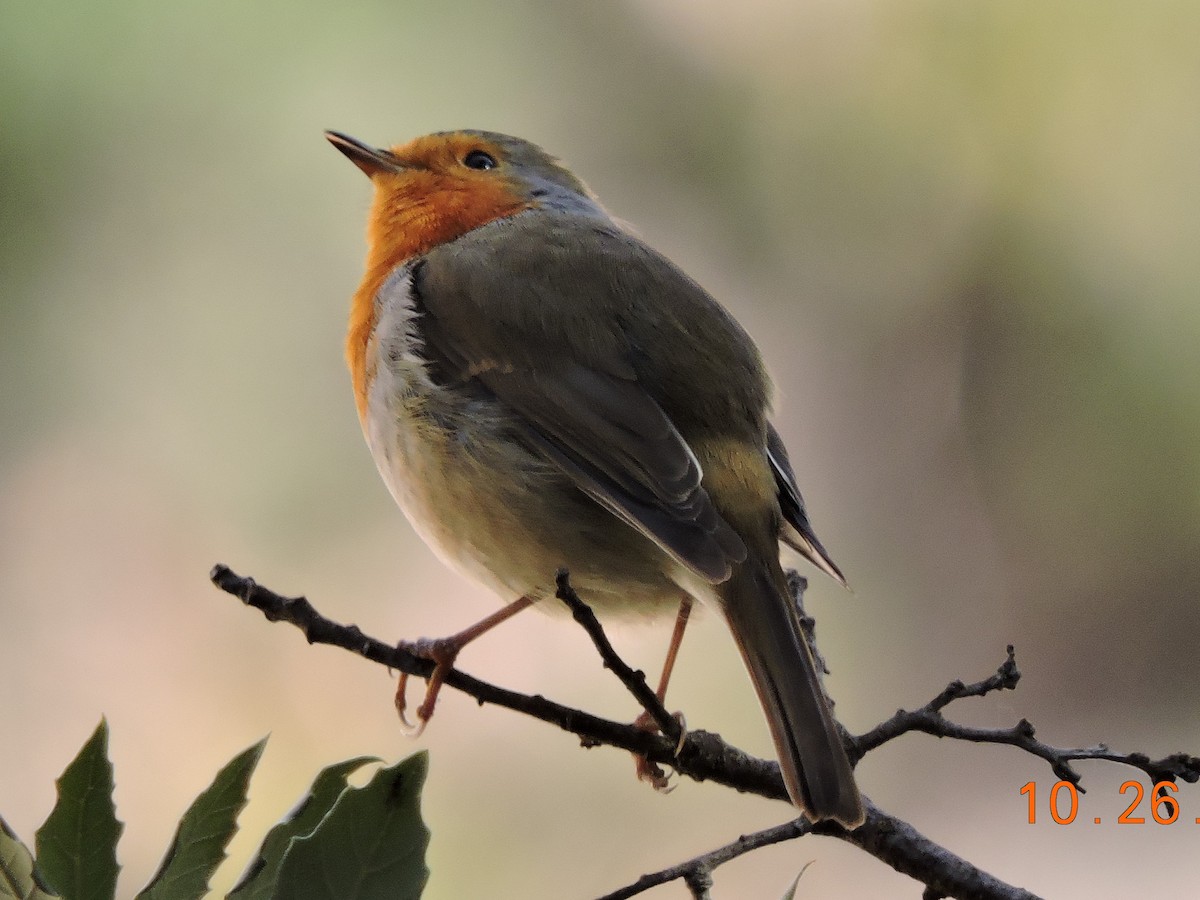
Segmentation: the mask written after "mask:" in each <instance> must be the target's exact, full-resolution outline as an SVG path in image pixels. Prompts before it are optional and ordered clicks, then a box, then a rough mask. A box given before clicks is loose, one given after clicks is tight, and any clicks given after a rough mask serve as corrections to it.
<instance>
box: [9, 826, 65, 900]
mask: <svg viewBox="0 0 1200 900" xmlns="http://www.w3.org/2000/svg"><path fill="white" fill-rule="evenodd" d="M57 896H58V895H57V894H55V893H54V891H53V890H51V888H50V886H49V885H48V884H46V882H45V881H44V880H43V879H42V877H41V874H40V873H39V872H38V870H37V867H36V866H35V865H34V864H33V857H32V856H30V855H29V849H28V848H27V847H26V846H25V845H24V844H22V843H21V841H20V840H19V839H18V838H17V836H16V835H15V834H13V832H12V829H11V828H9V827H8V823H7V822H5V821H4V819H0V900H10V898H13V897H18V898H20V900H55V898H56V897H57Z"/></svg>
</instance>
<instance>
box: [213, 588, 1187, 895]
mask: <svg viewBox="0 0 1200 900" xmlns="http://www.w3.org/2000/svg"><path fill="white" fill-rule="evenodd" d="M211 578H212V580H213V583H214V584H216V585H217V587H219V588H221V589H222V590H224V591H226V592H227V593H230V594H233V595H234V596H237V597H239V598H241V599H242V601H243V602H245V603H246V604H247V605H249V606H253V607H255V608H256V609H259V610H260V611H261V612H262V613H263V614H264V615H265V616H266V617H267V618H268V619H269V620H271V621H284V622H290V623H291V624H292V625H295V626H296V627H297V628H299V629H300V630H301V631H302V632H303V633H304V635H305V637H306V638H307V639H308V641H309V643H314V644H329V645H332V646H337V647H342V648H344V649H346V650H349V651H351V652H353V653H357V654H359V655H361V656H363V657H366V658H367V659H370V660H372V661H373V662H376V663H379V664H381V665H384V666H387V667H389V668H391V669H396V670H399V671H402V672H407V673H409V674H410V675H415V676H418V677H424V678H427V677H429V675H430V674H431V673H432V671H433V663H431V662H430V661H429V660H426V659H422V658H419V657H417V656H414V655H413V654H411V653H409V652H408V651H407V650H405V649H404V648H403V647H396V646H392V645H390V644H386V643H384V642H382V641H379V640H377V639H375V638H372V637H369V636H367V635H365V634H363V633H362V631H361V630H359V629H358V628H357V627H356V626H354V625H341V624H339V623H337V622H334V621H331V620H329V619H326V618H325V617H324V616H322V615H321V614H320V613H318V612H317V610H316V609H315V608H314V607H313V606H312V604H311V603H309V602H308V600H306V599H305V598H304V597H283V596H281V595H279V594H276V593H274V592H273V591H270V590H268V589H267V588H264V587H262V586H261V585H259V584H257V583H256V582H255V581H254V580H253V579H250V578H243V577H242V576H239V575H237V574H235V573H234V572H232V571H231V570H230V569H229V568H227V567H226V566H222V565H218V566H215V567H214V568H213V570H212V573H211ZM791 584H792V585H793V592H794V594H795V599H796V601H797V603H799V602H800V600H801V596H800V595H801V593H802V591H803V581H802V580H801V579H793V580H792V581H791ZM558 596H559V597H560V598H562V599H563V600H564V602H566V603H567V604H568V606H569V607H570V608H571V610H572V613H573V615H574V616H575V618H576V620H577V621H578V622H580V624H581V625H582V626H583V627H584V629H585V630H586V631H587V633H588V635H589V637H590V638H591V639H592V642H593V644H594V645H595V646H596V649H597V651H598V652H599V654H600V656H601V658H602V659H603V661H604V664H605V666H606V667H607V668H609V669H611V670H612V671H613V672H614V673H615V674H616V675H617V677H618V678H619V679H620V680H621V682H622V683H623V684H624V685H625V687H626V688H627V689H628V690H629V692H630V693H631V694H632V695H633V696H634V697H635V698H636V699H637V701H638V703H639V704H640V705H641V706H642V707H643V708H644V709H646V710H648V711H649V712H650V713H651V715H652V716H654V718H655V721H656V722H657V723H658V725H659V726H660V728H662V729H663V731H664V732H665V733H666V736H663V735H661V734H652V733H650V732H648V731H646V730H645V729H643V728H638V727H636V726H634V725H632V724H626V723H621V722H614V721H611V720H609V719H603V718H600V717H598V716H594V715H591V714H590V713H586V712H583V711H582V710H578V709H573V708H571V707H568V706H564V705H562V704H559V703H555V702H553V701H551V700H547V699H546V698H545V697H542V696H537V695H535V696H530V695H526V694H520V693H517V692H515V691H510V690H506V689H505V688H501V687H498V686H496V685H493V684H489V683H488V682H485V681H481V680H479V679H477V678H473V677H472V676H470V675H467V674H465V673H463V672H461V671H459V670H457V669H452V670H451V671H450V672H449V674H448V675H447V676H446V680H445V684H447V685H449V686H450V687H452V688H455V689H457V690H460V691H462V692H463V693H465V694H467V695H469V696H471V697H474V698H475V699H476V700H477V701H478V702H479V703H481V704H482V703H492V704H494V705H497V706H502V707H505V708H507V709H511V710H514V711H516V712H520V713H524V714H526V715H529V716H532V717H534V718H536V719H540V720H541V721H544V722H548V723H550V724H552V725H556V726H558V727H559V728H561V729H562V730H564V731H568V732H571V733H573V734H575V735H576V736H578V737H579V739H580V741H581V743H582V744H583V745H584V746H588V747H590V746H598V745H607V746H611V747H616V748H619V749H622V750H626V751H629V752H631V753H636V754H639V755H641V756H644V757H646V758H647V759H649V760H651V761H653V762H656V763H661V764H664V765H668V766H671V767H672V768H674V769H675V770H676V771H678V772H679V773H681V774H683V775H687V776H688V777H690V778H693V779H695V780H697V781H715V782H717V783H719V784H723V785H725V786H727V787H732V788H734V789H735V790H738V791H742V792H745V793H753V794H757V795H759V796H762V797H766V798H769V799H776V800H782V801H785V802H786V801H787V793H786V791H785V789H784V785H783V779H782V777H781V776H780V774H779V766H778V764H777V763H775V762H772V761H768V760H763V759H758V758H756V757H753V756H750V755H749V754H746V753H744V752H743V751H741V750H739V749H738V748H737V747H734V746H732V745H730V744H727V743H726V742H725V741H723V740H722V739H721V737H720V735H718V734H714V733H711V732H706V731H699V730H698V731H691V732H688V733H687V735H686V737H685V739H684V741H683V745H682V747H681V748H680V749H679V752H678V754H676V745H677V742H678V737H679V731H678V723H677V722H676V721H675V719H674V717H673V716H671V715H670V714H669V713H668V712H667V711H666V709H665V708H664V707H663V705H662V703H660V702H659V701H658V698H657V697H656V696H655V694H654V692H653V691H652V690H651V689H650V688H649V686H648V685H647V684H646V679H645V676H644V675H643V673H641V672H639V671H636V670H634V669H633V668H631V667H630V666H628V665H627V664H626V663H625V662H624V661H623V660H622V659H621V658H620V657H619V656H618V655H617V653H616V651H615V650H614V649H613V647H612V645H611V643H609V641H608V638H607V636H606V635H605V634H604V630H603V628H602V627H601V626H600V623H599V622H598V621H597V620H596V618H595V616H594V615H593V614H592V612H591V610H590V609H589V608H588V606H587V604H585V603H584V602H583V601H582V600H581V599H580V598H579V597H578V595H576V594H575V592H574V590H573V589H572V588H571V586H570V583H569V579H568V577H567V574H566V573H565V572H562V573H560V574H559V577H558ZM1019 678H1020V672H1019V671H1018V670H1017V667H1016V660H1015V657H1014V654H1013V649H1012V647H1009V648H1008V658H1007V659H1006V661H1005V662H1004V663H1003V664H1002V665H1001V666H1000V667H999V668H998V669H997V671H996V673H995V674H994V675H992V676H990V677H989V678H986V679H984V680H983V681H980V682H976V683H974V684H964V683H962V682H961V681H955V682H952V683H951V684H949V685H947V687H946V688H945V689H944V690H943V691H942V692H941V693H939V694H938V695H937V696H936V697H934V698H933V699H932V700H930V701H929V702H928V703H927V704H925V706H923V707H921V708H920V709H917V710H914V711H912V712H907V711H905V710H900V711H899V712H897V713H896V715H894V716H893V717H892V718H890V719H888V720H887V721H886V722H883V723H881V724H880V725H879V726H877V727H876V728H874V729H872V730H871V731H869V732H867V733H865V734H863V735H861V736H859V737H850V738H848V739H847V740H848V744H849V748H848V749H849V751H850V753H851V757H852V759H855V760H858V759H861V758H862V756H863V755H864V754H866V753H867V752H869V751H870V750H873V749H875V748H877V747H880V746H882V745H883V744H885V743H887V742H888V741H890V740H894V739H895V738H897V737H899V736H900V735H902V734H906V733H908V732H911V731H920V732H924V733H926V734H932V735H935V736H937V737H949V738H957V739H959V740H968V741H977V742H984V743H1001V744H1011V745H1012V746H1015V747H1019V748H1020V749H1023V750H1025V751H1027V752H1029V753H1032V754H1034V755H1036V756H1039V757H1040V758H1042V759H1045V760H1047V761H1048V762H1050V764H1051V766H1052V768H1053V769H1054V772H1055V774H1056V775H1058V776H1059V777H1060V778H1062V779H1064V780H1068V781H1071V782H1072V783H1075V784H1077V783H1078V781H1079V775H1078V773H1076V772H1075V770H1074V769H1073V768H1072V767H1071V766H1070V762H1071V761H1073V760H1079V759H1103V760H1108V761H1111V762H1118V763H1122V764H1125V765H1130V766H1134V767H1135V768H1139V769H1141V770H1142V771H1143V772H1145V773H1146V774H1147V775H1149V776H1150V777H1151V779H1152V780H1153V781H1154V782H1158V781H1174V780H1175V779H1176V778H1181V779H1183V780H1185V781H1189V782H1195V781H1197V780H1198V779H1200V759H1197V758H1196V757H1194V756H1189V755H1187V754H1182V753H1181V754H1175V755H1172V756H1168V757H1165V758H1163V759H1161V760H1157V761H1151V760H1150V759H1149V758H1148V757H1147V756H1145V755H1144V754H1139V753H1131V754H1115V753H1112V752H1110V751H1109V750H1108V748H1107V747H1104V746H1098V747H1091V748H1083V749H1073V750H1064V749H1058V748H1054V747H1050V746H1048V745H1046V744H1044V743H1042V742H1041V741H1038V740H1036V739H1035V738H1034V731H1033V726H1032V725H1030V724H1029V723H1028V722H1026V721H1025V720H1022V721H1021V722H1019V723H1018V724H1017V725H1016V726H1014V727H1013V728H1008V729H983V728H971V727H967V726H963V725H957V724H955V723H953V722H949V721H948V720H946V718H945V717H944V716H943V715H942V710H943V709H945V708H946V707H947V706H949V704H950V703H952V702H954V701H955V700H960V699H963V698H967V697H982V696H986V695H987V694H989V693H991V692H993V691H997V690H1012V689H1013V688H1015V687H1016V684H1017V681H1018V679H1019ZM864 803H865V805H866V808H867V817H866V820H865V821H864V822H863V824H862V825H860V826H859V827H858V828H856V829H854V830H853V831H847V830H846V829H845V828H843V827H841V826H840V825H838V824H837V823H835V822H821V823H819V824H817V825H813V824H812V823H810V822H808V821H807V820H805V819H796V820H795V821H792V822H788V823H785V824H784V825H781V826H777V827H776V828H771V829H767V830H766V831H763V832H759V833H757V834H753V835H748V836H745V837H742V838H739V839H738V840H737V841H734V842H732V843H731V844H728V845H727V846H725V847H722V848H719V849H718V850H714V851H712V852H711V853H706V854H703V855H702V856H698V857H696V858H694V859H692V860H688V861H686V862H684V863H681V864H679V865H677V866H673V867H671V868H669V869H664V870H662V871H661V872H657V873H653V874H650V875H645V876H643V877H642V878H641V879H639V880H638V881H637V882H636V883H634V884H632V885H629V886H628V887H626V888H622V889H621V890H619V891H616V892H614V893H612V894H609V895H607V896H606V898H604V900H615V898H621V897H632V896H635V895H637V894H640V893H643V892H644V891H646V890H649V889H650V888H652V887H654V886H656V885H659V884H664V883H666V882H668V881H672V880H678V879H682V880H683V881H684V882H685V883H686V884H687V885H688V888H689V890H690V891H691V893H692V895H693V896H694V897H698V898H705V897H708V896H709V890H710V888H711V886H712V873H713V871H714V870H715V869H716V868H717V867H718V866H720V865H722V864H723V863H725V862H728V861H729V860H731V859H735V858H736V857H738V856H740V855H742V854H744V853H747V852H749V851H751V850H754V849H757V848H758V847H762V846H766V845H767V844H771V843H777V842H779V841H784V840H791V839H794V838H797V837H800V836H802V835H805V834H809V833H815V834H821V835H826V836H830V837H836V838H838V839H840V840H843V841H846V842H848V843H851V844H854V845H855V846H857V847H859V848H861V849H862V850H864V851H866V852H867V853H870V854H871V855H872V856H875V857H876V858H877V859H879V860H881V861H882V862H884V863H886V864H887V865H889V866H891V867H892V868H893V869H895V870H896V871H898V872H903V873H905V874H907V875H910V876H911V877H913V878H915V879H917V880H918V881H920V882H922V883H923V884H925V885H926V890H925V893H924V896H925V897H926V898H930V900H933V898H940V897H961V898H1004V900H1030V898H1034V895H1033V894H1031V893H1029V892H1028V891H1025V890H1023V889H1021V888H1017V887H1013V886H1011V885H1008V884H1005V883H1004V882H1002V881H1000V880H999V879H997V878H995V877H993V876H992V875H989V874H988V873H986V872H983V871H981V870H979V869H978V868H976V867H975V866H973V865H971V864H970V863H969V862H967V861H966V860H964V859H962V858H961V857H958V856H956V855H955V854H953V853H951V852H950V851H949V850H947V849H946V848H944V847H941V846H939V845H938V844H935V843H933V842H932V841H930V840H929V839H928V838H926V837H925V836H924V835H922V834H921V833H920V832H918V831H917V830H916V829H914V828H913V827H912V826H911V825H909V824H908V823H907V822H904V821H902V820H900V819H897V818H895V817H894V816H891V815H889V814H887V813H885V812H884V811H882V810H880V809H879V808H878V807H877V806H875V805H874V804H873V803H871V801H870V800H869V799H866V798H864Z"/></svg>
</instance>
